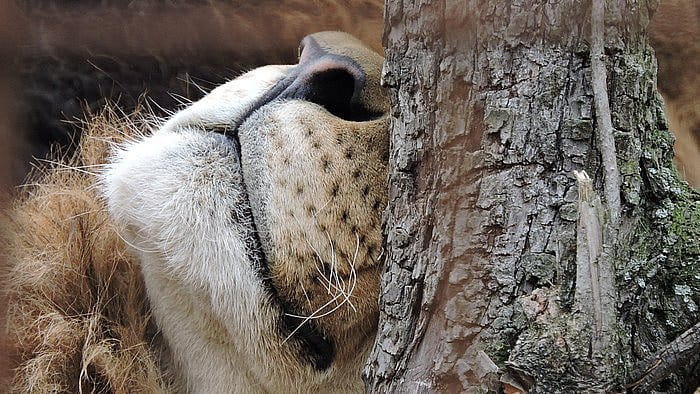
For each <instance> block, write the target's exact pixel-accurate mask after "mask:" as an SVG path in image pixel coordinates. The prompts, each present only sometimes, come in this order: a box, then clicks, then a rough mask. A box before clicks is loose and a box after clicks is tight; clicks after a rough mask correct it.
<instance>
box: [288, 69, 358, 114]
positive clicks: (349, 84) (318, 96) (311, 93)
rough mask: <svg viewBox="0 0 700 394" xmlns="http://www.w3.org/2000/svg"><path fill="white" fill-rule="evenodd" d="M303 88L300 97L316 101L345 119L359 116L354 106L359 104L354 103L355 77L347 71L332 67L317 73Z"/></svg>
mask: <svg viewBox="0 0 700 394" xmlns="http://www.w3.org/2000/svg"><path fill="white" fill-rule="evenodd" d="M303 90H304V91H305V92H304V93H303V94H302V95H301V97H298V98H302V99H304V100H307V101H310V102H312V103H316V104H318V105H320V106H322V107H324V108H325V109H326V110H328V112H330V113H332V114H333V115H335V116H338V117H340V118H343V119H348V120H350V119H349V118H356V117H357V116H356V114H354V112H357V111H355V109H356V108H353V107H356V106H357V105H354V103H353V96H354V93H355V78H354V77H353V76H352V75H351V74H350V73H348V72H347V71H345V70H342V69H331V70H327V71H324V72H320V73H316V74H314V75H312V76H311V78H309V79H308V80H307V81H306V83H305V84H304V86H303ZM352 120H355V119H352Z"/></svg>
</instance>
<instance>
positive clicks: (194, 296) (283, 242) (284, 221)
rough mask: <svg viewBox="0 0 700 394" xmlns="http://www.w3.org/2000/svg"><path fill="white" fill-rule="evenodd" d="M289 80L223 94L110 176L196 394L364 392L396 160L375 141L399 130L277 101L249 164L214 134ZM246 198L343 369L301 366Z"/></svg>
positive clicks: (265, 74)
mask: <svg viewBox="0 0 700 394" xmlns="http://www.w3.org/2000/svg"><path fill="white" fill-rule="evenodd" d="M348 40H350V38H348ZM378 64H381V58H379V63H378ZM289 70H290V67H289V66H267V67H262V68H259V69H256V70H253V71H251V72H249V73H247V74H244V75H242V76H241V77H239V78H237V79H235V80H233V81H231V82H229V83H227V84H225V85H223V86H221V87H219V88H217V89H215V90H214V91H212V92H211V93H210V94H209V95H207V96H206V97H204V98H203V99H202V100H200V101H199V102H196V103H194V104H193V105H191V106H190V107H188V108H186V109H184V110H183V111H181V112H179V113H177V114H175V115H174V116H173V117H172V118H171V119H170V120H169V121H167V122H166V123H165V124H164V125H163V126H162V127H160V128H159V129H158V130H157V131H156V132H155V133H153V135H150V136H147V137H144V138H139V139H137V140H135V141H131V142H128V143H125V144H123V146H121V148H120V149H119V150H117V151H116V152H115V153H114V156H113V158H112V159H111V164H110V165H109V167H108V169H107V170H106V171H105V172H104V173H103V175H102V176H101V184H102V186H101V188H102V190H103V193H104V196H105V198H106V201H107V206H108V209H109V213H110V215H111V217H112V218H113V219H114V221H115V223H116V224H117V226H118V229H119V232H120V233H121V234H122V236H123V238H124V240H125V241H126V242H127V243H128V244H129V245H130V246H131V248H132V249H133V250H134V251H135V253H136V254H137V255H138V260H139V261H140V266H141V270H142V273H143V277H144V281H145V284H146V289H147V292H148V297H149V300H150V304H151V308H152V311H153V314H154V316H155V319H156V323H157V326H158V327H159V328H160V329H161V330H162V333H163V336H164V338H165V341H166V343H167V345H168V347H169V351H170V354H171V357H172V358H171V361H172V365H173V368H174V371H175V376H177V377H178V379H179V383H180V384H181V385H182V386H183V387H186V389H187V391H189V392H198V393H223V392H241V393H243V392H245V393H250V392H258V391H260V392H292V391H293V392H309V391H311V392H324V393H325V392H351V391H352V392H357V391H362V388H363V385H362V381H361V379H360V371H361V368H362V363H363V361H364V359H365V358H366V355H367V353H368V351H369V350H370V346H371V343H372V341H373V336H372V335H371V333H372V332H373V327H374V326H375V324H376V291H377V286H378V275H379V274H378V271H377V267H376V261H377V258H378V257H379V253H380V252H379V251H380V244H381V239H380V231H379V220H378V214H379V213H378V208H379V207H380V205H383V203H384V202H385V197H384V194H383V193H384V192H383V187H384V186H383V184H384V182H385V177H386V164H385V163H384V162H383V161H382V158H381V155H380V154H379V153H376V154H373V153H371V152H372V148H371V147H370V148H368V147H367V146H364V145H362V144H361V142H369V141H370V140H371V138H374V137H377V136H378V135H380V134H381V133H384V134H385V133H386V125H387V124H386V119H385V118H381V119H379V120H376V121H369V122H348V121H342V120H340V119H338V118H335V117H333V116H332V115H330V114H329V113H328V112H327V111H326V110H325V109H323V108H322V107H320V106H318V105H316V104H312V103H308V102H305V101H301V100H291V101H283V102H279V103H272V104H269V105H268V106H266V107H264V108H263V109H261V110H259V111H256V113H254V114H253V115H251V116H250V118H248V119H247V120H246V121H245V123H244V124H242V125H241V127H240V131H239V134H240V141H241V153H242V163H240V162H238V159H237V156H236V154H235V147H234V145H233V143H232V142H231V140H229V139H227V138H226V137H224V136H222V135H221V134H216V133H212V132H211V131H208V130H210V129H213V128H222V127H223V128H225V127H229V126H230V127H233V125H234V124H235V123H236V122H237V121H238V120H239V119H240V118H241V116H242V115H243V114H245V113H246V111H248V110H249V108H250V106H251V105H252V104H253V103H254V102H255V101H256V100H257V99H259V98H260V97H261V96H262V95H263V94H264V93H265V92H267V91H268V90H269V89H270V88H271V87H272V86H274V84H275V83H276V82H277V81H279V80H280V79H282V78H283V77H284V76H285V75H286V74H287V73H288V72H289ZM372 71H373V72H377V71H378V67H376V70H372ZM375 79H377V80H378V75H376V76H375ZM363 123H364V124H363ZM362 133H364V134H365V135H362ZM312 135H313V136H314V137H313V138H312V137H311V136H312ZM336 137H337V138H336ZM338 138H344V139H345V140H346V143H345V144H346V145H341V144H340V143H338V142H337V141H336V140H337V139H338ZM384 145H386V142H384ZM345 146H349V147H345ZM351 149H352V150H354V151H355V152H352V154H349V153H348V152H350V151H351ZM368 152H369V153H368ZM343 155H347V156H348V157H349V158H344V157H343ZM326 161H327V162H328V167H329V168H330V169H327V170H326V171H328V172H329V174H327V175H324V174H323V171H324V170H323V169H321V166H322V164H323V163H326ZM241 166H242V167H241ZM356 171H362V175H358V174H357V172H356ZM333 188H337V189H338V190H332V189H333ZM246 189H247V191H248V193H249V194H250V200H251V204H252V210H253V214H254V217H255V221H256V224H257V225H258V229H259V230H260V229H262V230H261V235H260V236H261V239H262V241H263V242H262V246H263V250H264V252H265V255H266V257H267V259H268V261H269V263H270V265H271V273H272V275H273V276H274V277H275V278H276V279H274V280H273V282H274V283H275V286H276V287H277V288H278V291H279V292H280V293H281V294H282V295H283V296H284V297H291V298H292V299H295V297H299V296H300V295H301V294H302V293H303V294H304V298H296V299H295V300H297V301H299V303H300V304H302V305H303V304H305V303H306V307H304V308H302V311H303V313H304V314H305V316H311V317H314V318H315V317H316V316H318V315H322V314H331V315H330V316H329V317H326V318H323V319H325V321H328V322H327V323H323V324H322V325H321V327H322V330H323V332H324V333H325V335H328V336H330V337H332V338H333V339H334V345H335V347H336V357H335V358H334V360H333V363H332V364H331V366H330V367H329V368H327V369H325V370H317V369H315V368H314V367H313V366H311V365H310V364H309V363H306V362H303V361H302V360H300V359H299V355H298V354H297V353H298V349H295V348H294V346H293V341H291V340H290V339H289V337H285V336H284V335H281V334H280V331H279V328H278V322H277V320H278V319H279V318H278V316H277V315H276V312H275V311H276V308H278V306H276V305H274V300H271V299H270V296H269V294H268V292H267V291H266V290H265V288H264V285H263V283H262V281H261V278H260V277H259V274H258V273H257V272H256V271H255V270H254V269H253V262H252V261H251V260H250V258H249V253H250V250H248V249H247V246H246V239H247V237H250V233H249V231H250V223H249V222H246V221H243V222H239V221H238V220H239V218H240V217H241V216H242V215H243V212H241V208H240V207H241V206H242V205H243V204H244V203H245V193H246V192H245V190H246ZM327 190H330V192H327ZM329 193H330V194H329ZM333 193H336V194H335V195H333ZM368 198H369V199H370V200H369V201H366V200H367V199H368ZM363 199H364V200H363ZM312 206H313V208H309V207H312ZM310 209H311V210H312V211H313V212H312V213H313V214H309V212H310V211H309V210H310ZM341 212H342V215H344V216H343V221H347V222H348V223H343V222H341V220H340V215H341ZM320 223H325V224H323V225H322V224H320ZM369 243H372V245H373V246H372V247H371V248H369V247H367V245H368V244H369ZM323 264H325V265H328V266H331V267H332V271H331V273H330V274H329V276H324V275H323V274H322V271H321V269H320V268H319V267H320V265H323ZM280 278H282V279H280ZM358 288H359V291H357V292H355V290H356V289H358ZM365 297H366V298H365ZM363 298H365V299H363ZM314 314H315V315H314ZM314 320H315V319H314ZM319 320H321V319H319ZM314 323H315V322H314ZM293 335H295V334H294V333H293V332H292V333H291V335H290V336H293Z"/></svg>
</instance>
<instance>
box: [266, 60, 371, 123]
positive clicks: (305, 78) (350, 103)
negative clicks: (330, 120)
mask: <svg viewBox="0 0 700 394" xmlns="http://www.w3.org/2000/svg"><path fill="white" fill-rule="evenodd" d="M301 66H302V68H301V70H300V72H299V73H298V74H297V76H296V77H295V81H294V82H293V83H292V84H291V86H289V88H287V89H286V91H285V92H284V93H283V94H282V95H280V98H290V99H298V100H305V101H309V102H312V103H315V104H318V105H320V106H322V107H323V108H325V109H326V110H327V111H328V112H330V113H331V114H333V115H335V116H337V117H339V118H341V119H345V120H350V121H355V122H363V121H368V120H372V119H376V118H379V117H381V116H382V115H383V114H381V113H375V112H373V111H371V110H369V109H368V108H366V106H365V105H363V103H362V99H361V91H362V89H363V87H364V80H365V78H364V75H363V73H362V71H361V69H359V68H354V67H353V66H352V65H348V64H346V62H345V61H342V62H341V61H333V60H331V59H328V58H324V59H318V60H317V61H315V62H313V63H312V64H306V65H301ZM304 66H305V67H304Z"/></svg>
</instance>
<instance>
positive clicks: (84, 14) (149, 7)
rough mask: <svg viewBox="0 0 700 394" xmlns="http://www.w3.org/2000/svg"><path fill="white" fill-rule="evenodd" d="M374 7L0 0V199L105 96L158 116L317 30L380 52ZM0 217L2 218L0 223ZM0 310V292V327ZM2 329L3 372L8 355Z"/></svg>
mask: <svg viewBox="0 0 700 394" xmlns="http://www.w3.org/2000/svg"><path fill="white" fill-rule="evenodd" d="M382 6H383V0H379V1H377V0H352V2H350V1H336V0H284V1H277V0H250V1H245V0H206V1H205V0H0V208H1V205H3V204H6V203H7V198H8V193H7V192H10V193H11V192H12V191H13V190H16V189H14V187H13V186H15V185H19V184H22V183H24V182H25V177H26V175H27V172H28V171H29V170H30V169H31V167H32V166H34V165H36V164H37V163H38V160H39V159H42V158H46V157H47V155H48V154H49V151H50V150H51V149H58V150H60V151H61V152H62V153H64V154H68V153H70V152H71V151H72V150H73V149H74V147H75V144H76V143H77V142H78V139H79V137H80V129H81V124H80V121H81V120H85V119H87V118H89V114H90V113H98V112H99V111H100V110H101V108H103V106H104V105H105V104H106V103H107V102H112V103H116V105H117V106H118V107H119V109H120V110H122V111H123V112H124V113H126V114H128V113H130V112H131V111H132V110H133V109H134V108H135V107H136V106H138V105H142V106H143V105H147V106H148V107H149V108H150V109H151V110H152V111H153V112H155V113H156V114H157V115H163V114H165V113H166V111H168V110H173V109H177V108H178V107H179V106H180V105H181V103H183V102H187V101H190V100H196V99H198V98H199V97H201V96H202V95H203V94H204V91H209V90H211V89H212V88H213V87H215V86H217V85H219V84H221V83H222V82H224V81H226V80H228V79H230V78H232V77H234V76H237V75H239V74H240V73H242V72H244V71H247V70H249V69H251V68H254V67H256V66H258V65H262V64H274V63H296V57H297V49H298V45H299V42H300V40H301V39H302V38H303V37H304V36H305V35H306V34H309V33H314V32H317V31H321V30H345V31H348V32H350V33H352V34H354V35H356V36H358V37H359V38H361V39H362V40H364V41H365V42H367V43H369V44H370V45H371V46H373V47H374V48H375V49H377V50H379V51H381V44H380V40H381V32H382V29H383V23H382ZM52 147H53V148H52ZM2 222H3V218H2V216H0V231H1V230H2ZM0 248H2V243H0ZM1 256H2V253H0V259H1V258H2V257H1ZM3 267H6V265H5V264H3V262H2V261H0V271H1V270H2V269H3ZM4 309H5V300H4V298H2V297H0V325H1V324H2V320H3V319H1V317H2V316H4ZM3 327H4V325H3ZM2 336H3V335H2V334H1V333H0V381H3V379H2V378H3V377H4V376H2V375H4V374H5V373H6V372H7V368H6V366H7V363H6V361H7V360H6V359H5V357H6V356H7V355H8V352H7V351H6V349H5V348H4V346H3V345H4V341H2V339H3V338H2ZM2 391H3V390H2V389H1V388H0V392H2Z"/></svg>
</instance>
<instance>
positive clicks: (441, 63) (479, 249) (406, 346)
mask: <svg viewBox="0 0 700 394" xmlns="http://www.w3.org/2000/svg"><path fill="white" fill-rule="evenodd" d="M595 1H598V0H595ZM655 3H656V2H655V1H653V0H636V1H632V0H627V1H615V2H609V3H608V4H607V5H606V12H605V15H606V17H605V29H604V39H605V52H604V56H603V57H602V60H603V62H604V64H605V65H606V68H607V94H608V96H609V106H610V110H611V111H610V112H611V118H612V127H613V129H614V138H615V143H616V146H617V151H616V156H617V167H618V168H619V172H620V174H619V178H620V186H619V188H620V191H619V193H620V194H619V195H620V197H621V204H622V206H621V208H622V212H621V214H620V218H619V224H617V223H615V222H616V221H615V220H609V219H610V218H611V217H613V218H614V217H615V216H616V215H615V214H614V213H613V215H612V216H611V213H610V211H609V210H608V208H609V201H607V200H609V198H608V199H606V198H605V197H606V195H607V196H609V194H606V193H605V186H606V184H605V181H606V174H605V173H606V170H605V169H604V168H603V165H602V159H601V146H600V145H601V144H600V143H599V141H600V139H599V138H598V137H599V135H598V127H599V123H600V119H601V118H600V116H597V114H596V109H595V106H594V91H593V87H592V75H591V55H590V52H589V51H590V46H589V43H590V42H591V40H590V35H591V25H590V23H589V21H590V20H591V17H590V15H591V3H590V2H581V1H572V0H564V1H560V2H541V1H535V0H518V1H508V2H504V1H499V0H478V1H447V2H436V1H416V2H403V1H398V0H387V3H386V6H387V8H386V12H385V24H386V30H385V35H384V37H385V46H386V48H387V50H386V60H387V63H386V66H385V71H384V76H383V79H384V82H385V83H386V84H387V85H388V86H389V88H390V89H391V92H392V94H391V97H392V108H394V113H392V126H391V140H392V144H393V145H392V151H391V165H392V168H391V171H390V190H389V207H388V209H387V211H386V213H385V217H384V225H385V233H386V240H387V241H386V253H387V257H388V259H387V267H386V272H385V273H384V276H383V283H382V293H381V299H380V305H381V316H380V322H379V333H378V336H377V341H376V343H375V349H374V351H373V353H372V355H371V356H370V359H369V361H368V365H367V368H366V369H365V379H366V383H367V389H368V391H370V392H394V391H398V392H434V391H440V392H456V391H465V390H466V391H483V390H499V389H503V390H505V391H506V392H517V391H526V390H530V391H532V392H543V393H551V392H580V391H610V390H619V391H622V390H624V389H625V388H626V387H627V385H628V383H630V382H632V381H633V380H634V379H635V378H636V377H637V376H636V374H637V373H638V372H639V371H638V370H639V368H643V366H644V365H645V363H644V360H647V359H650V358H652V357H653V356H654V354H655V353H656V352H657V351H661V350H662V347H663V345H665V344H667V343H669V342H671V341H672V340H673V339H674V338H676V337H678V336H679V335H681V334H682V333H683V332H684V331H685V330H687V329H689V328H691V327H692V326H694V325H695V323H696V322H697V321H698V303H700V299H699V294H700V292H698V286H699V285H698V282H700V281H699V280H698V278H700V264H699V263H700V245H699V243H698V242H699V241H698V240H699V239H700V196H699V195H698V193H697V192H694V191H692V190H691V189H689V188H688V187H687V185H686V184H685V183H684V182H682V181H680V180H679V178H678V176H677V173H676V171H675V169H674V168H673V166H672V164H671V158H672V137H671V134H670V133H669V131H668V130H667V125H666V121H665V119H664V115H663V107H662V103H661V100H660V97H659V95H658V93H657V91H656V87H655V80H656V63H655V59H654V56H653V52H652V50H651V48H650V46H649V42H648V39H647V36H646V31H645V29H646V26H647V25H648V22H649V18H650V16H651V12H652V11H653V8H654V6H655ZM613 153H615V152H613ZM613 157H614V156H613ZM574 171H585V173H583V172H581V173H578V175H580V176H581V178H580V179H579V180H580V181H581V182H582V183H581V185H579V184H578V183H577V177H576V175H575V173H574ZM586 173H587V174H588V175H590V177H591V178H592V179H590V180H587V178H586ZM579 186H581V187H579ZM601 199H602V200H601ZM686 337H687V338H697V335H695V336H693V335H686ZM691 348H692V346H691ZM674 359H675V358H674ZM684 360H685V361H684V363H683V364H681V365H679V366H678V367H676V368H671V369H670V370H671V371H673V372H674V373H673V374H671V376H670V377H669V378H667V379H665V380H664V381H662V383H661V384H662V386H661V387H662V388H663V389H665V390H669V391H675V392H680V391H683V390H686V389H688V388H690V387H692V385H693V384H697V382H693V381H692V379H691V378H692V377H697V376H698V373H697V372H698V371H697V369H696V368H697V365H698V355H697V354H692V355H690V356H688V357H687V358H685V359H684ZM693 369H696V370H695V371H693ZM629 388H630V389H633V387H632V386H629Z"/></svg>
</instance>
